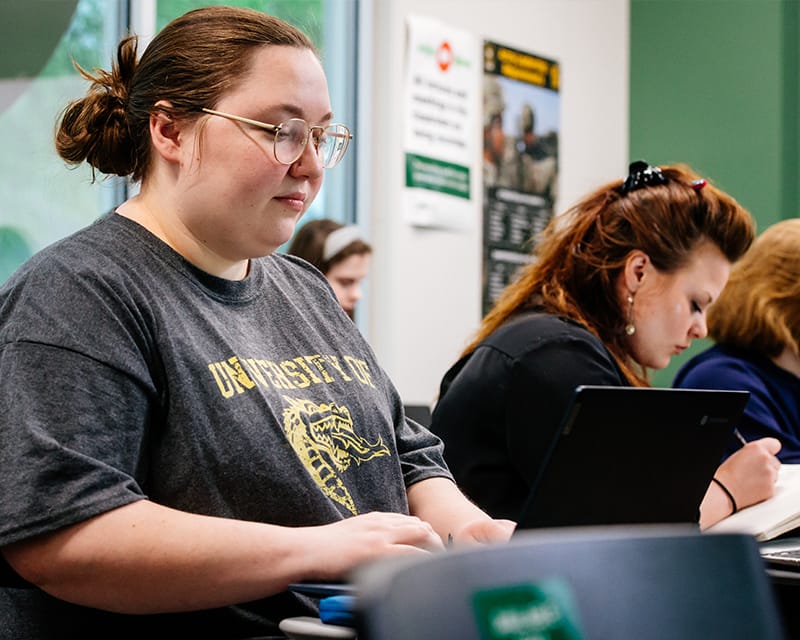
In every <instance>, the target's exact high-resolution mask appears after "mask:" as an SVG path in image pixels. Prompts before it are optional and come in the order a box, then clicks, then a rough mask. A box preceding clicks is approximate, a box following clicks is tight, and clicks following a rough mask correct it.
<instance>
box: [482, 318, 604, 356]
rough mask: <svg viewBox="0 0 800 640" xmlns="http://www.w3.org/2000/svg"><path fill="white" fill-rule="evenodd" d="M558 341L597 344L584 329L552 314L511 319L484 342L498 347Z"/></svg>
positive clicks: (595, 339)
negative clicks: (581, 341)
mask: <svg viewBox="0 0 800 640" xmlns="http://www.w3.org/2000/svg"><path fill="white" fill-rule="evenodd" d="M560 340H585V341H590V342H593V343H594V342H597V338H595V337H594V336H593V335H592V334H591V333H590V332H589V331H588V330H587V329H586V328H585V327H583V326H581V325H580V324H578V323H577V322H573V321H572V320H569V319H568V318H564V317H562V316H558V315H555V314H552V313H542V312H536V311H532V312H526V313H523V314H520V315H519V316H517V317H515V318H512V319H511V320H509V321H508V322H506V323H505V324H504V325H502V326H501V327H500V328H498V329H497V330H496V331H495V332H494V333H492V335H490V336H489V337H488V338H487V339H486V340H485V342H486V344H487V345H490V346H495V347H499V346H502V345H509V344H512V345H513V344H520V343H523V344H527V345H532V344H541V343H545V342H552V341H560Z"/></svg>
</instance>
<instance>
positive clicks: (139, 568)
mask: <svg viewBox="0 0 800 640" xmlns="http://www.w3.org/2000/svg"><path fill="white" fill-rule="evenodd" d="M84 75H85V76H86V77H87V78H88V79H89V80H91V86H90V88H89V90H88V92H87V95H86V96H85V97H84V98H83V99H80V100H78V101H76V102H74V103H72V104H70V105H68V107H67V108H66V110H65V111H64V114H63V117H62V119H61V122H60V127H59V129H58V132H57V137H56V144H57V149H58V151H59V153H60V154H61V156H62V157H63V158H65V159H66V160H67V161H69V162H71V163H75V164H77V163H80V162H83V161H84V160H85V161H87V162H88V163H89V164H90V165H91V166H92V167H93V168H94V169H95V170H97V171H99V172H101V173H105V174H113V175H119V176H130V177H131V178H132V179H133V180H137V181H140V182H141V189H140V191H139V193H138V194H137V195H135V196H134V197H132V198H131V199H129V200H128V201H126V202H124V203H123V204H121V205H120V206H119V207H117V209H116V210H115V211H113V212H111V213H109V214H108V215H106V216H104V217H102V218H101V219H99V220H97V221H96V222H95V223H94V224H92V225H90V226H89V227H87V228H85V229H83V230H81V231H79V232H77V233H76V234H74V235H72V236H71V237H68V238H66V239H64V240H62V241H60V242H58V243H56V244H55V245H53V246H51V247H49V248H47V249H45V250H43V251H42V252H40V253H39V254H37V255H36V256H34V257H33V258H32V259H30V260H29V261H28V262H27V263H26V264H25V265H24V266H23V267H22V268H21V269H20V270H19V271H18V272H17V273H16V275H14V276H13V277H12V278H11V279H10V280H9V281H8V283H7V284H6V285H5V286H4V287H3V288H2V289H0V379H2V381H3V384H2V385H0V479H2V482H0V487H1V488H0V548H2V555H3V558H4V559H5V562H7V564H6V565H5V567H4V570H5V573H6V574H10V573H11V572H12V570H13V572H14V576H15V577H16V578H17V579H19V578H20V577H21V578H22V579H25V580H27V581H29V582H30V583H32V585H35V586H36V587H38V588H40V589H41V593H42V607H43V608H44V609H45V610H46V611H47V614H46V615H47V620H48V623H49V624H51V625H52V626H53V629H54V632H55V633H56V635H57V637H59V638H69V637H100V636H101V635H102V637H109V638H111V637H114V638H116V637H134V636H135V637H220V638H222V637H224V638H246V637H247V638H249V637H255V636H258V637H269V636H279V635H280V632H279V630H278V624H279V621H280V620H281V619H283V618H286V617H290V616H303V615H309V614H310V615H314V613H315V610H316V609H315V605H314V602H313V601H312V600H310V599H308V598H306V597H304V596H301V595H296V594H295V593H294V592H290V591H287V587H288V586H289V585H290V584H291V583H295V582H300V581H309V580H311V581H330V580H337V579H342V578H343V577H345V576H346V575H347V574H348V572H349V571H350V570H351V569H353V568H354V567H355V566H357V565H358V564H360V563H362V562H365V561H368V560H372V559H374V558H376V557H379V556H385V555H398V554H409V553H426V552H428V551H430V550H436V549H441V548H442V547H443V542H442V541H443V539H444V540H446V539H447V538H448V536H449V535H450V534H452V535H453V536H454V538H455V541H456V542H458V541H462V542H470V541H491V540H504V539H507V538H508V536H509V535H510V531H511V527H512V526H513V524H512V523H509V522H504V521H494V520H491V519H490V518H489V517H488V516H487V515H486V514H484V513H483V512H481V511H480V510H479V509H477V508H476V507H474V506H473V505H472V504H471V503H470V502H468V501H467V500H466V499H465V498H464V496H463V495H462V494H461V493H460V492H459V491H458V490H457V489H456V486H455V484H454V483H453V482H452V479H451V476H450V474H449V472H448V470H447V467H446V466H445V464H444V462H443V460H442V447H441V443H440V441H439V440H438V439H437V438H436V437H435V436H433V435H432V434H430V433H429V432H427V431H426V430H424V429H422V428H421V427H419V426H418V425H416V424H415V423H413V422H411V421H408V420H406V419H405V416H404V414H403V409H402V402H401V401H400V398H399V397H398V395H397V392H396V391H395V389H394V387H393V386H392V384H391V382H390V381H389V380H388V378H387V376H386V374H385V373H384V372H383V370H382V369H381V368H380V366H379V365H378V363H377V362H376V360H375V356H374V354H373V353H372V351H371V349H370V348H369V346H368V345H367V344H366V343H365V341H364V340H363V338H362V337H361V336H360V334H359V332H358V330H357V329H356V328H355V326H354V325H353V323H352V322H351V321H350V320H349V319H348V318H347V317H346V316H345V315H344V314H342V313H341V311H340V309H339V307H338V303H337V300H336V298H335V297H334V296H333V295H332V293H331V290H330V288H329V287H328V285H327V283H326V282H325V281H324V278H323V276H322V275H321V274H320V273H319V272H318V271H317V270H316V269H313V268H311V267H310V266H309V265H308V264H307V263H305V262H304V261H302V260H299V259H296V258H293V257H291V256H285V255H279V254H277V253H275V250H276V249H277V248H278V247H279V246H281V245H282V244H283V243H285V242H286V241H288V240H289V238H290V237H291V235H292V233H293V231H294V228H295V225H296V223H297V221H298V220H299V218H300V217H301V216H302V215H303V213H304V212H305V211H306V209H307V208H308V207H309V205H310V203H311V201H312V200H313V199H314V197H315V196H316V195H317V193H318V192H319V189H320V186H321V184H322V179H323V173H324V170H325V169H326V168H332V167H334V166H335V165H336V163H337V162H339V160H340V159H341V157H342V155H343V154H344V152H345V150H346V149H347V144H348V142H349V140H350V137H351V136H350V133H349V131H348V129H347V127H345V126H344V125H341V124H337V123H336V121H335V120H334V116H333V113H332V109H331V105H330V102H329V97H328V88H327V85H326V79H325V75H324V73H323V70H322V66H321V64H320V61H319V59H318V56H317V54H316V53H315V51H314V48H313V46H312V44H311V43H310V41H309V40H308V39H307V37H306V36H305V35H304V34H302V33H301V32H299V31H297V30H296V29H294V28H293V27H291V26H290V25H288V24H286V23H284V22H282V21H279V20H276V19H274V18H272V17H270V16H267V15H264V14H262V13H259V12H256V11H250V10H243V9H233V8H227V7H209V8H206V9H200V10H196V11H192V12H189V13H187V14H186V15H184V16H183V17H181V18H178V19H177V20H175V21H173V22H172V23H170V24H169V25H168V26H167V27H165V28H164V30H163V31H162V32H161V33H159V34H158V35H157V36H156V37H155V39H154V40H153V41H152V43H151V44H150V45H149V46H148V47H147V49H146V51H145V52H144V53H143V55H142V57H141V59H140V60H137V55H136V41H135V39H125V40H123V41H122V43H121V44H120V45H119V48H118V52H117V59H116V62H115V64H114V66H113V68H112V70H111V71H110V72H105V71H97V72H95V73H94V74H89V73H85V74H84Z"/></svg>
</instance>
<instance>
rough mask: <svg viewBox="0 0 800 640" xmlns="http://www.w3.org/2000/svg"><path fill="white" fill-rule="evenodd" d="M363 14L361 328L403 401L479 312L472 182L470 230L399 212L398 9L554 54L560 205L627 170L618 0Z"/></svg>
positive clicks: (388, 6)
mask: <svg viewBox="0 0 800 640" xmlns="http://www.w3.org/2000/svg"><path fill="white" fill-rule="evenodd" d="M367 15H368V16H369V22H370V23H371V24H372V32H371V38H372V47H373V50H374V56H373V57H372V60H371V62H370V65H368V67H369V68H370V71H371V73H370V75H371V78H372V86H371V89H372V101H371V104H367V105H366V106H367V108H369V110H370V113H369V117H368V119H367V123H366V124H367V126H366V128H364V127H363V126H362V128H360V130H359V135H360V136H364V135H367V136H369V140H370V144H369V150H368V159H369V167H368V170H367V171H362V172H360V175H359V177H360V178H364V177H367V176H368V177H369V180H368V181H365V180H360V186H359V190H360V193H359V200H360V202H361V203H362V207H363V208H364V209H365V210H364V211H362V212H361V215H362V216H366V220H365V222H366V224H365V227H366V228H367V229H369V233H370V240H371V242H372V243H373V246H374V249H375V254H374V268H373V270H372V273H371V275H370V286H369V289H370V295H369V307H368V313H367V318H366V332H367V335H368V337H369V340H370V342H371V344H372V345H373V347H374V348H375V350H376V352H377V354H378V358H379V360H380V362H381V363H382V365H383V366H384V368H385V369H386V370H387V371H388V373H389V375H390V376H391V377H392V379H393V380H394V382H395V384H396V385H397V387H398V389H399V391H400V394H401V395H402V397H403V399H404V401H405V402H407V403H411V404H428V403H430V402H431V401H432V400H433V398H434V397H435V395H436V392H437V390H438V385H439V380H440V379H441V376H442V374H443V373H444V372H445V371H446V370H447V369H448V368H449V366H450V365H451V364H452V363H453V362H454V361H455V359H456V358H457V356H458V354H459V352H460V351H461V349H462V347H463V346H464V345H465V343H466V341H467V339H468V338H469V336H470V335H471V334H472V333H473V332H474V331H475V329H476V328H477V326H478V324H479V322H480V318H481V309H480V308H481V267H482V265H481V260H482V253H481V246H482V245H481V242H482V237H481V229H482V210H481V199H480V188H481V185H480V184H479V185H477V187H478V188H477V189H476V190H475V193H476V196H477V197H475V198H474V199H473V203H472V204H473V211H472V215H474V224H473V225H472V228H473V230H472V231H469V232H454V231H443V230H430V229H420V228H414V227H411V226H409V225H408V224H407V223H406V222H405V220H404V212H403V210H402V201H403V198H402V193H403V191H402V190H403V182H404V176H405V174H404V164H403V149H402V143H403V127H402V122H403V115H404V114H403V112H402V105H403V78H404V75H403V69H404V66H403V63H404V51H405V48H404V47H405V34H406V30H405V29H406V24H405V19H406V16H408V15H421V16H427V17H431V18H436V19H439V20H442V21H445V22H446V23H447V24H451V25H453V26H455V27H458V28H462V29H467V30H468V31H470V32H472V33H473V34H474V35H475V36H476V39H477V40H479V41H480V40H482V39H483V38H486V39H489V40H493V41H495V42H498V43H501V44H505V45H509V46H511V47H514V48H518V49H522V50H524V51H530V52H532V53H535V54H539V55H542V56H544V57H547V58H552V59H555V60H556V61H558V62H559V64H560V94H559V95H560V100H561V121H560V131H559V136H560V137H559V145H560V147H559V171H560V183H559V193H560V202H559V203H558V205H557V210H559V211H560V210H563V208H564V207H565V206H567V205H569V204H571V203H572V202H574V201H575V200H577V199H578V198H579V197H580V196H581V195H583V194H584V193H585V192H587V191H589V190H590V189H592V188H594V187H595V186H599V185H600V184H601V183H603V182H606V181H608V180H611V179H614V178H616V177H621V176H622V175H624V172H625V171H626V169H627V162H628V158H627V154H628V67H629V65H628V62H629V60H628V41H629V37H628V33H629V7H628V0H492V1H489V0H374V2H373V3H371V5H370V7H369V12H368V14H367ZM477 60H480V57H477ZM365 129H366V130H365ZM475 135H476V136H480V135H481V134H480V131H479V130H476V132H475ZM477 147H480V145H476V148H477ZM479 154H480V150H479V149H478V151H477V152H476V156H475V158H474V163H473V171H472V174H473V175H475V176H480V175H481V164H480V162H481V158H480V155H479ZM367 182H368V183H367ZM362 219H363V217H362Z"/></svg>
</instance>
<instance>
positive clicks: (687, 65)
mask: <svg viewBox="0 0 800 640" xmlns="http://www.w3.org/2000/svg"><path fill="white" fill-rule="evenodd" d="M799 14H800V2H798V0H631V25H630V33H631V43H630V47H631V48H630V54H631V58H630V65H631V66H630V82H631V85H630V88H631V93H630V123H631V124H630V127H631V128H630V158H631V159H632V160H635V159H639V158H642V159H646V160H648V161H649V162H650V163H652V164H671V163H675V162H686V163H688V164H690V165H691V166H693V167H694V168H695V169H696V170H697V171H698V172H700V173H701V174H703V175H704V176H706V177H707V178H709V179H710V180H711V181H712V182H713V183H714V184H715V185H716V186H718V187H720V188H721V189H724V190H725V191H727V192H728V193H730V194H731V195H733V196H734V197H735V198H736V199H737V200H738V201H739V202H740V203H741V204H742V205H743V206H745V207H746V208H748V209H749V210H750V211H751V213H752V214H753V215H754V216H755V218H756V220H757V222H758V228H759V230H763V229H765V228H766V227H767V226H769V225H770V224H772V223H774V222H776V221H778V220H781V219H784V218H790V217H796V216H800V209H799V208H798V180H799V179H800V169H799V167H800V164H799V159H798V148H799V147H800V138H799V137H798V119H799V118H800V108H799V104H798V85H799V84H800V75H798V74H799V73H800V54H799V53H798V37H799V36H800V21H799V20H798V15H799ZM709 344H710V342H709V341H700V342H697V343H696V344H695V345H694V347H692V348H691V349H690V350H689V351H688V352H687V353H685V354H683V356H681V357H680V358H673V362H672V364H671V365H670V367H669V368H667V369H665V370H664V371H660V372H656V373H655V375H654V376H653V382H654V384H656V385H659V386H668V385H669V384H670V383H671V380H672V377H673V375H674V374H675V372H676V371H677V368H678V367H679V366H680V365H681V364H682V363H683V362H685V361H686V360H687V359H688V358H690V357H691V356H692V355H694V354H695V353H697V352H698V351H700V350H702V349H703V348H705V347H707V346H708V345H709Z"/></svg>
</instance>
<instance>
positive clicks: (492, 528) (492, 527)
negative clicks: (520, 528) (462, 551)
mask: <svg viewBox="0 0 800 640" xmlns="http://www.w3.org/2000/svg"><path fill="white" fill-rule="evenodd" d="M516 526H517V523H516V522H513V521H512V520H486V519H480V520H473V521H472V522H469V523H468V524H467V525H465V526H464V527H462V528H461V530H460V531H457V532H456V533H455V535H454V537H453V541H454V543H456V544H471V543H479V544H488V543H491V542H508V540H509V539H510V538H511V534H512V533H514V529H515V528H516Z"/></svg>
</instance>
